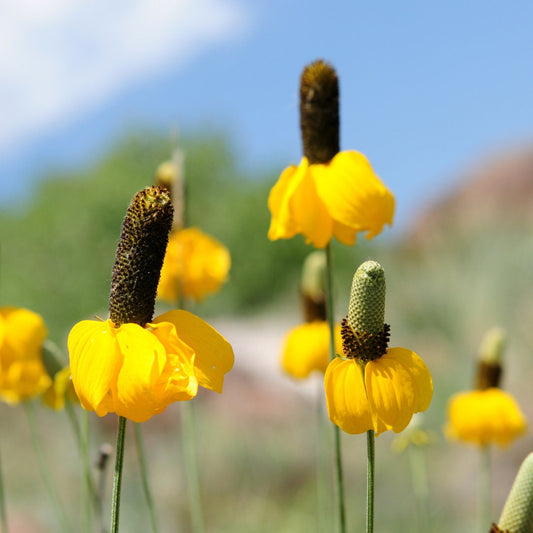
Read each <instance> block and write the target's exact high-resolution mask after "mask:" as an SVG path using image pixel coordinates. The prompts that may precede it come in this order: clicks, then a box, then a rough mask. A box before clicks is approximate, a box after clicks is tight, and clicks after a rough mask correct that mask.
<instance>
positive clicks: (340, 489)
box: [326, 243, 346, 533]
mask: <svg viewBox="0 0 533 533" xmlns="http://www.w3.org/2000/svg"><path fill="white" fill-rule="evenodd" d="M332 255H333V254H332V250H331V243H328V245H327V246H326V302H327V306H326V309H327V315H328V325H329V358H330V361H333V359H335V356H336V354H335V316H334V315H335V305H334V297H333V257H332ZM333 437H334V447H335V452H334V453H335V474H336V476H335V478H336V485H337V512H338V520H339V531H340V533H345V532H346V510H345V504H344V481H343V477H342V454H341V435H340V429H339V427H338V426H336V425H335V424H333Z"/></svg>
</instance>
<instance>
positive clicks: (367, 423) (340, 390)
mask: <svg viewBox="0 0 533 533" xmlns="http://www.w3.org/2000/svg"><path fill="white" fill-rule="evenodd" d="M324 387H325V391H326V403H327V407H328V413H329V419H330V420H331V421H332V422H333V423H334V424H336V425H337V426H339V427H340V428H341V429H342V430H343V431H345V432H346V433H351V434H356V433H364V432H365V431H368V430H369V429H374V428H375V426H374V422H373V419H372V413H371V410H370V404H369V402H368V398H367V395H366V390H365V384H364V381H363V372H362V369H361V367H360V365H359V364H358V363H357V362H356V361H355V360H353V359H348V360H343V359H341V358H340V357H337V358H335V359H334V360H333V361H331V363H330V364H329V365H328V368H327V370H326V375H325V377H324Z"/></svg>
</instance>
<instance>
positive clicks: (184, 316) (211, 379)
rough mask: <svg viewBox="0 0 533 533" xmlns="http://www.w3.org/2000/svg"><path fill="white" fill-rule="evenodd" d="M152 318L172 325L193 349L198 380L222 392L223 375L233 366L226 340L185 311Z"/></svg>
mask: <svg viewBox="0 0 533 533" xmlns="http://www.w3.org/2000/svg"><path fill="white" fill-rule="evenodd" d="M153 322H154V324H161V323H162V322H170V323H171V324H173V325H174V327H175V331H176V335H177V336H178V337H179V338H180V339H181V340H182V341H183V342H184V343H185V344H187V345H188V346H189V347H190V348H192V349H193V350H194V352H195V358H194V368H195V374H196V378H197V379H198V383H199V384H200V385H201V386H202V387H205V388H207V389H211V390H214V391H216V392H222V387H223V384H224V375H225V374H226V373H227V372H229V371H230V370H231V369H232V367H233V362H234V356H233V349H232V347H231V345H230V344H229V342H228V341H227V340H226V339H225V338H224V337H223V336H222V335H220V333H218V331H217V330H216V329H214V328H213V327H211V326H210V325H209V324H208V323H207V322H205V321H204V320H202V319H201V318H199V317H197V316H196V315H193V314H192V313H189V312H188V311H183V310H175V311H169V312H168V313H164V314H163V315H160V316H158V317H157V318H156V319H155V320H154V321H153Z"/></svg>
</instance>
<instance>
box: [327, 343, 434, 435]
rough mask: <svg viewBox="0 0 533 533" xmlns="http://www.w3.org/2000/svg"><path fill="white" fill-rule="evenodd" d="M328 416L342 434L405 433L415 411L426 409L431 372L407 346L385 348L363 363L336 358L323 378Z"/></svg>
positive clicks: (430, 394) (431, 391)
mask: <svg viewBox="0 0 533 533" xmlns="http://www.w3.org/2000/svg"><path fill="white" fill-rule="evenodd" d="M324 384H325V389H326V401H327V406H328V412H329V418H330V420H331V421H332V422H333V423H334V424H336V425H337V426H339V427H340V428H341V429H342V430H343V431H345V432H346V433H351V434H354V433H364V432H366V431H368V430H374V431H375V432H376V434H378V435H379V434H380V433H383V432H384V431H387V430H389V429H390V430H392V431H394V432H395V433H399V432H400V431H403V430H404V429H405V428H406V427H407V425H408V424H409V422H410V420H411V418H412V416H413V414H414V413H418V412H421V411H425V410H426V409H427V408H428V407H429V404H430V403H431V397H432V396H433V382H432V379H431V374H430V372H429V370H428V369H427V367H426V365H425V364H424V362H423V361H422V359H421V358H420V357H419V356H418V355H417V354H416V353H414V352H412V351H411V350H408V349H406V348H389V349H388V350H387V351H386V353H385V354H384V355H382V356H381V357H379V358H378V359H375V360H373V361H368V362H367V363H366V365H364V366H363V363H362V362H359V361H358V360H356V359H353V358H349V359H342V358H340V357H337V358H336V359H334V360H333V361H332V362H331V363H330V364H329V366H328V368H327V370H326V375H325V378H324Z"/></svg>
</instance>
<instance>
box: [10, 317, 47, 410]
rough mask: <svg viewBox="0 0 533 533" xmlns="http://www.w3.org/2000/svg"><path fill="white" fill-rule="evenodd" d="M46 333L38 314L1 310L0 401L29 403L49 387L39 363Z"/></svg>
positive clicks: (41, 363) (40, 362) (42, 366)
mask: <svg viewBox="0 0 533 533" xmlns="http://www.w3.org/2000/svg"><path fill="white" fill-rule="evenodd" d="M47 333H48V332H47V330H46V326H45V325H44V321H43V319H42V318H41V317H40V316H39V315H38V314H37V313H34V312H33V311H29V310H27V309H20V308H16V307H2V308H0V397H1V398H2V399H3V400H4V401H6V402H7V403H11V404H16V403H19V402H21V401H24V400H29V399H31V398H33V397H35V396H38V395H39V394H41V393H42V392H43V391H44V390H46V388H47V387H48V386H49V385H50V383H51V380H50V377H49V376H48V374H47V373H46V369H45V368H44V365H43V361H42V344H43V342H44V340H45V338H46V335H47Z"/></svg>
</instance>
